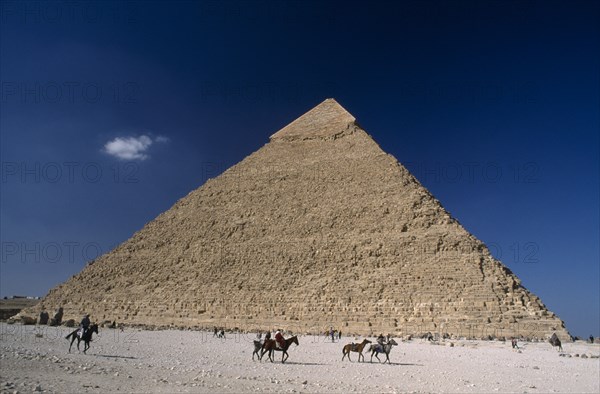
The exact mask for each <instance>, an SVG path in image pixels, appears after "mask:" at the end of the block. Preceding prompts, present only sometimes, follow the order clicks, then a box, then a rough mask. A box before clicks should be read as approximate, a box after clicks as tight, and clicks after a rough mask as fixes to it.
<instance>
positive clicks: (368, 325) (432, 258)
mask: <svg viewBox="0 0 600 394" xmlns="http://www.w3.org/2000/svg"><path fill="white" fill-rule="evenodd" d="M59 306H62V307H63V308H64V313H65V319H68V318H74V319H80V318H81V315H82V314H83V313H84V312H87V313H90V314H91V315H92V318H93V319H95V320H96V321H103V320H110V321H112V320H116V321H117V322H118V323H124V324H129V325H149V326H178V327H202V328H207V327H210V328H212V327H213V326H219V327H225V328H227V329H236V328H237V329H240V330H249V331H251V330H258V329H261V330H265V329H272V328H283V329H287V330H290V331H293V332H300V333H320V332H323V331H325V330H327V329H329V327H334V328H336V329H340V330H342V332H346V333H349V334H350V333H354V334H358V335H373V334H379V333H391V334H392V335H408V334H411V335H421V334H423V333H426V332H432V333H440V334H448V335H453V336H457V337H467V338H486V337H488V336H494V337H503V336H504V337H509V336H524V337H530V338H533V337H537V338H544V337H547V336H549V335H550V334H551V333H552V332H557V334H558V335H559V336H560V337H561V338H563V339H567V338H568V332H567V331H566V329H565V326H564V323H563V322H562V321H561V320H560V319H559V318H558V317H557V316H556V315H554V314H553V313H552V312H550V311H548V310H547V308H546V307H545V306H544V304H543V303H542V302H541V300H540V299H539V298H538V297H536V296H535V295H533V294H532V293H531V292H529V291H528V290H527V289H525V288H524V287H523V286H522V284H521V282H520V281H519V279H518V278H517V277H516V276H515V275H514V274H513V273H512V272H511V271H510V270H509V269H508V268H507V267H505V266H504V265H503V264H502V263H501V262H499V261H498V260H496V259H494V257H492V255H491V254H490V252H489V250H488V248H487V247H486V246H485V245H484V244H483V243H482V242H481V241H480V240H478V239H477V238H475V237H474V236H473V235H471V234H470V233H469V232H468V231H467V230H465V229H464V228H463V227H462V226H461V225H460V224H459V223H458V221H457V220H456V219H454V218H453V217H452V216H451V215H450V214H449V213H448V212H447V211H446V210H445V209H444V208H443V207H442V205H441V204H440V203H439V201H437V200H436V199H435V198H434V197H433V196H432V195H431V194H430V193H429V192H428V191H427V190H426V189H425V188H424V187H423V186H422V185H421V184H420V183H419V182H418V181H417V179H415V177H413V176H412V175H411V174H410V173H409V171H408V170H407V169H406V168H405V167H403V166H402V165H401V164H400V163H399V162H398V161H397V160H396V159H395V158H394V157H392V156H391V155H389V154H386V153H385V152H383V151H382V149H381V148H380V147H379V146H378V145H377V144H376V143H375V142H374V141H373V139H372V138H371V137H370V136H369V135H368V134H367V133H366V132H365V131H364V130H362V128H361V127H360V126H359V125H358V124H357V122H356V120H355V118H354V117H353V116H352V115H351V114H350V113H348V112H347V111H346V110H345V109H344V108H342V107H341V106H340V105H339V104H338V103H337V102H336V101H335V100H333V99H327V100H325V101H324V102H322V103H321V104H319V105H318V106H317V107H315V108H313V109H312V110H310V111H309V112H307V113H306V114H304V115H303V116H301V117H300V118H298V119H296V120H295V121H293V122H292V123H290V124H289V125H287V126H286V127H284V128H283V129H281V130H279V131H278V132H276V133H275V134H273V135H272V136H271V138H270V142H269V143H267V144H266V145H264V146H263V147H262V148H260V149H259V150H257V151H256V152H254V153H252V154H251V155H250V156H248V157H246V158H245V159H244V160H242V161H241V162H240V163H238V164H236V165H234V166H233V167H231V168H229V169H228V170H226V171H225V172H223V173H222V174H221V175H220V176H218V177H216V178H213V179H209V180H208V181H206V183H205V184H204V185H202V186H201V187H200V188H198V189H196V190H194V191H192V192H191V193H189V194H188V195H187V196H185V197H184V198H182V199H180V200H179V201H178V202H177V203H175V205H174V206H173V207H172V208H171V209H169V210H168V211H166V212H164V213H162V214H161V215H159V216H158V217H157V218H156V219H154V220H152V221H151V222H149V223H148V224H146V225H145V226H144V227H143V228H142V229H141V230H140V231H138V232H137V233H135V234H134V235H133V236H132V237H131V238H130V239H129V240H127V241H125V242H124V243H122V244H121V245H120V246H118V247H117V248H115V249H114V250H113V251H111V252H109V253H107V254H105V255H103V256H101V257H99V258H98V259H96V260H95V261H92V262H90V263H89V264H88V265H87V266H86V267H85V268H84V269H83V270H82V271H81V272H80V273H79V274H77V275H75V276H73V277H72V278H70V279H69V280H67V281H66V282H65V283H63V284H61V285H59V286H58V287H56V288H54V289H52V290H50V292H49V293H48V295H47V296H46V297H45V298H44V299H43V300H42V302H41V303H40V304H38V305H37V306H35V307H33V308H30V309H27V310H25V311H23V314H25V315H27V314H29V315H31V316H35V315H36V314H38V313H39V311H40V309H41V308H42V307H43V308H45V309H47V310H54V309H56V308H58V307H59Z"/></svg>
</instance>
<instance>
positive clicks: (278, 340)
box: [256, 329, 285, 349]
mask: <svg viewBox="0 0 600 394" xmlns="http://www.w3.org/2000/svg"><path fill="white" fill-rule="evenodd" d="M270 339H271V331H267V333H266V334H265V341H268V340H270ZM256 340H257V341H259V342H262V341H263V340H262V332H261V331H259V332H258V333H257V334H256ZM275 343H276V344H277V347H278V348H279V349H283V347H284V346H285V338H284V337H283V334H282V333H281V329H278V330H277V331H275Z"/></svg>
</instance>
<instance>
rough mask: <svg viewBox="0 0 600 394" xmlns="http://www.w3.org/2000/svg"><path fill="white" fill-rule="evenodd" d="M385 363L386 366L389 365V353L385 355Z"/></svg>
mask: <svg viewBox="0 0 600 394" xmlns="http://www.w3.org/2000/svg"><path fill="white" fill-rule="evenodd" d="M385 361H387V362H388V364H391V362H390V354H389V353H386V354H385ZM385 361H384V362H383V363H384V364H385Z"/></svg>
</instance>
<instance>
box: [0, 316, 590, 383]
mask: <svg viewBox="0 0 600 394" xmlns="http://www.w3.org/2000/svg"><path fill="white" fill-rule="evenodd" d="M70 330H71V329H69V328H66V327H47V326H37V327H36V326H23V325H18V324H14V325H8V324H5V323H0V348H1V353H0V366H1V368H0V391H1V392H3V393H4V392H9V393H14V392H19V393H27V392H35V391H37V392H61V393H65V392H71V393H72V392H97V393H106V392H162V393H165V392H278V393H279V392H290V393H293V392H319V393H347V392H411V393H414V392H416V393H420V392H451V393H481V392H514V393H552V392H578V393H579V392H581V393H598V392H600V376H599V374H600V372H599V371H600V361H599V359H598V358H597V357H598V354H599V352H600V345H598V344H589V343H584V342H575V343H565V344H563V348H564V352H563V353H562V356H561V353H559V352H558V351H557V350H556V349H553V348H552V347H551V346H550V344H548V343H542V342H540V343H529V342H519V346H520V350H521V351H520V352H519V351H516V350H513V349H511V344H510V341H508V342H501V341H489V342H488V341H468V340H446V341H443V342H439V343H430V342H426V341H424V340H421V339H413V340H411V341H400V339H399V338H396V341H397V342H398V343H399V345H398V346H397V347H394V348H393V349H392V351H391V353H390V359H391V364H390V365H387V364H386V365H384V364H380V363H378V362H377V360H375V359H374V362H373V363H371V362H369V361H370V355H369V354H365V357H366V361H367V362H364V363H362V362H361V363H358V362H357V353H352V354H351V355H352V362H349V361H347V360H345V361H341V358H342V347H343V345H344V344H346V343H349V342H352V341H358V340H362V338H356V339H355V338H344V337H342V339H341V340H339V341H338V340H336V342H334V343H332V342H331V339H326V338H325V337H323V336H311V335H304V336H300V337H299V343H300V345H299V346H295V345H292V347H291V349H290V351H289V354H290V357H289V359H288V361H287V362H286V363H285V364H282V363H281V362H280V360H281V353H276V356H275V357H276V358H275V359H276V362H275V363H271V362H269V361H266V360H267V356H266V355H265V357H264V358H263V360H262V361H261V362H259V361H252V350H253V344H252V340H253V339H254V335H255V334H241V333H227V334H226V339H218V338H216V337H213V334H212V332H206V331H180V330H163V331H149V330H140V329H133V328H126V329H125V330H124V331H120V330H112V329H100V335H99V336H97V337H96V338H95V339H94V341H93V342H92V344H91V348H90V350H88V352H87V354H83V353H82V352H81V353H79V352H78V351H77V350H76V349H75V348H74V350H73V351H72V352H71V353H68V352H67V351H68V341H67V340H66V339H65V338H64V337H65V336H66V335H67V334H68V333H69V332H70ZM370 339H371V340H373V341H374V338H370ZM451 344H452V345H451ZM82 347H83V343H82ZM576 355H577V356H576ZM583 355H585V356H583ZM382 359H383V358H382Z"/></svg>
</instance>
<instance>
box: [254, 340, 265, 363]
mask: <svg viewBox="0 0 600 394" xmlns="http://www.w3.org/2000/svg"><path fill="white" fill-rule="evenodd" d="M262 346H263V343H262V342H261V341H257V340H254V351H253V352H252V361H254V355H255V354H256V357H257V358H258V359H259V360H260V359H261V357H260V353H259V352H260V349H262Z"/></svg>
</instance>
